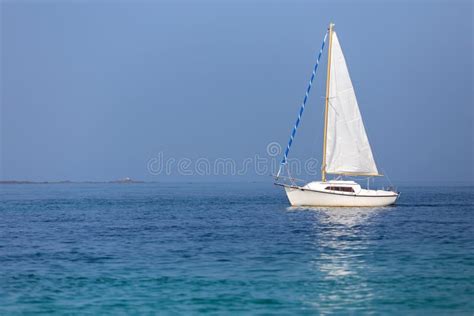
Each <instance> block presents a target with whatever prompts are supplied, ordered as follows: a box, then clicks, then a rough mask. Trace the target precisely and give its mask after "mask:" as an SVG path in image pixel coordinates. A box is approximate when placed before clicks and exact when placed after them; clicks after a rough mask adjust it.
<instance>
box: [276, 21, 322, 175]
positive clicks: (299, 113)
mask: <svg viewBox="0 0 474 316" xmlns="http://www.w3.org/2000/svg"><path fill="white" fill-rule="evenodd" d="M328 33H329V30H328V31H327V32H326V34H325V35H324V40H323V44H322V45H321V49H320V50H319V55H318V58H317V59H316V64H315V65H314V68H313V73H312V74H311V79H310V80H309V85H308V88H307V89H306V94H305V96H304V99H303V103H302V104H301V108H300V111H299V112H298V118H297V119H296V123H295V126H294V127H293V131H292V132H291V134H290V140H289V141H288V145H287V146H286V150H285V154H284V155H283V159H282V160H281V163H280V168H279V169H278V173H277V175H276V177H277V178H278V177H279V176H280V173H281V169H282V168H283V166H284V165H285V164H286V163H287V159H288V153H289V152H290V147H291V144H292V143H293V139H294V138H295V135H296V129H297V128H298V125H300V121H301V116H302V115H303V111H304V107H305V105H306V101H307V100H308V96H309V92H310V91H311V86H312V84H313V80H314V76H315V75H316V70H317V69H318V66H319V60H320V59H321V55H322V54H323V49H324V45H325V44H326V39H327V37H328Z"/></svg>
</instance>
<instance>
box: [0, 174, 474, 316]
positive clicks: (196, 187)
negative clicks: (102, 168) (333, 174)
mask: <svg viewBox="0 0 474 316" xmlns="http://www.w3.org/2000/svg"><path fill="white" fill-rule="evenodd" d="M0 190H1V191H0V199H1V200H0V201H1V204H0V314H2V315H3V314H16V313H44V314H52V313H65V314H68V313H69V314H70V313H89V314H99V313H100V314H126V313H133V314H143V313H150V314H154V313H158V312H160V313H163V314H176V313H181V314H189V313H193V314H195V313H215V314H222V313H224V312H236V313H242V314H249V313H252V314H253V313H255V314H273V313H276V314H319V313H329V314H333V313H336V314H337V313H344V314H347V313H349V314H367V313H373V314H380V313H383V314H404V313H409V314H425V315H426V314H448V313H450V314H451V313H453V314H466V315H472V314H473V313H474V188H473V187H452V188H433V187H402V188H400V190H401V191H402V196H401V199H400V201H399V204H398V205H397V206H395V207H387V208H379V209H349V208H346V209H333V210H327V209H326V210H325V209H292V208H289V207H288V204H287V201H286V198H285V196H284V193H283V192H282V190H280V189H279V188H277V187H274V186H272V185H270V184H256V183H253V184H252V183H250V184H133V185H120V184H50V185H47V184H45V185H2V186H0Z"/></svg>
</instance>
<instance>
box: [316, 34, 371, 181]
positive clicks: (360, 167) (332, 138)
mask: <svg viewBox="0 0 474 316" xmlns="http://www.w3.org/2000/svg"><path fill="white" fill-rule="evenodd" d="M331 44H332V46H331V49H330V52H331V56H330V67H331V68H330V78H329V82H328V84H329V95H328V108H327V111H328V113H327V115H328V117H327V136H326V137H327V138H326V166H323V168H325V171H326V173H333V174H354V175H378V170H377V166H376V165H375V161H374V157H373V155H372V150H371V149H370V144H369V140H368V139H367V134H366V133H365V128H364V123H363V122H362V117H361V115H360V111H359V106H358V105H357V99H356V96H355V93H354V88H353V87H352V82H351V78H350V76H349V71H348V69H347V65H346V61H345V59H344V55H343V54H342V49H341V46H340V44H339V40H338V38H337V35H336V32H333V34H332V43H331Z"/></svg>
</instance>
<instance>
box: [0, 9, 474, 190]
mask: <svg viewBox="0 0 474 316" xmlns="http://www.w3.org/2000/svg"><path fill="white" fill-rule="evenodd" d="M330 21H333V22H335V23H336V30H337V32H338V36H339V39H340V42H341V45H342V48H343V50H344V53H345V55H346V59H347V63H348V66H349V70H350V72H351V76H352V80H353V84H354V87H355V90H356V94H357V97H358V101H359V105H360V108H361V112H362V115H363V118H364V121H365V126H366V129H367V131H368V136H369V140H370V142H371V145H372V149H373V152H374V154H375V158H376V162H377V165H378V166H379V169H380V170H381V171H383V172H385V173H386V174H388V175H389V176H390V178H391V179H392V181H393V180H395V181H397V180H398V181H468V182H471V183H472V182H473V179H474V171H473V169H474V167H473V147H474V141H473V137H474V136H473V135H474V128H473V122H474V117H473V106H474V104H473V34H472V33H473V7H472V1H400V2H395V1H392V2H386V1H377V2H376V1H366V2H363V1H362V2H361V1H357V3H356V1H354V2H352V1H351V2H349V1H348V2H343V1H326V2H320V1H243V0H242V1H189V2H188V1H144V2H138V3H137V2H136V1H120V2H117V3H113V2H112V1H70V2H68V1H61V2H60V1H57V2H56V1H35V2H33V1H31V2H30V1H18V2H16V1H3V2H1V68H0V72H1V90H0V93H1V175H0V178H1V179H31V180H61V179H70V180H89V179H90V180H102V179H105V180H108V179H115V178H120V177H125V176H130V177H133V178H138V179H145V180H161V179H165V178H166V179H183V178H182V177H181V178H178V177H177V176H176V175H172V176H169V177H166V176H164V175H160V176H153V175H151V174H150V173H149V171H148V170H147V163H148V162H149V161H150V159H152V158H153V157H157V156H158V155H160V153H163V155H164V157H165V158H166V157H168V158H169V157H174V158H176V159H179V158H182V157H187V158H189V159H191V160H193V161H194V160H196V159H198V158H200V157H204V158H208V159H210V160H212V159H216V158H219V157H220V158H232V159H235V160H236V161H242V160H243V159H245V158H246V157H254V156H255V155H256V154H259V155H261V156H262V157H263V156H265V155H266V153H265V152H266V147H267V144H268V143H270V142H272V141H276V142H279V143H281V144H282V146H286V142H287V140H288V136H289V133H290V130H291V128H292V126H293V124H294V121H295V119H296V115H297V111H298V109H299V106H300V103H301V101H302V98H303V96H304V91H305V89H306V86H307V82H308V79H309V76H310V73H311V68H312V67H313V64H314V62H315V56H316V53H317V51H318V50H319V47H320V45H321V42H322V38H323V36H324V33H325V31H326V28H327V25H328V23H329V22H330ZM326 58H327V52H326V51H325V52H324V54H323V58H322V59H323V64H322V65H321V68H320V69H319V71H318V74H317V77H316V81H315V86H314V88H313V91H312V94H311V96H310V99H309V102H308V105H307V110H306V112H305V115H304V117H303V121H302V125H301V127H300V129H299V130H298V134H297V137H296V140H295V143H294V147H293V149H294V150H293V151H292V152H291V153H290V156H291V157H301V158H302V159H303V158H306V157H310V156H314V157H316V158H317V159H320V157H321V135H322V133H321V132H322V126H323V125H322V123H323V121H322V110H323V102H324V100H323V99H322V97H323V96H324V82H325V71H326V68H325V62H326ZM278 158H280V157H278ZM242 178H243V179H244V178H245V179H247V178H255V176H253V175H251V174H249V175H247V176H246V177H242ZM185 179H189V178H186V177H185ZM193 179H194V180H197V178H193Z"/></svg>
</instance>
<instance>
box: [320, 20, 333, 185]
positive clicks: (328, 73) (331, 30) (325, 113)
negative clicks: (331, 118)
mask: <svg viewBox="0 0 474 316" xmlns="http://www.w3.org/2000/svg"><path fill="white" fill-rule="evenodd" d="M333 29H334V23H332V22H331V23H329V50H328V70H327V77H326V107H325V110H324V138H323V164H322V165H321V181H323V182H326V141H327V131H328V106H329V79H330V78H331V50H332V32H333Z"/></svg>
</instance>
